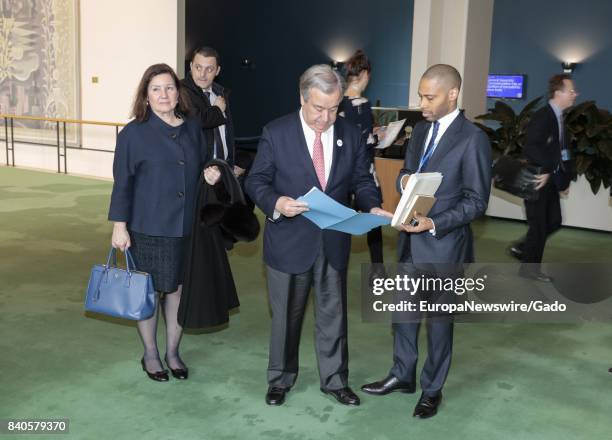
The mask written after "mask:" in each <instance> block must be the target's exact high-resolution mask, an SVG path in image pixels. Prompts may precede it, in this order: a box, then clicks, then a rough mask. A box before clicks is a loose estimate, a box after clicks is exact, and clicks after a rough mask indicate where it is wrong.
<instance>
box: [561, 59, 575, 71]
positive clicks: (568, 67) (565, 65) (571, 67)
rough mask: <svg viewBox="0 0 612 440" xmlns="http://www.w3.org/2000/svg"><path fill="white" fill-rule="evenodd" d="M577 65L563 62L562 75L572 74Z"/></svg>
mask: <svg viewBox="0 0 612 440" xmlns="http://www.w3.org/2000/svg"><path fill="white" fill-rule="evenodd" d="M577 65H578V63H570V62H569V61H563V62H562V63H561V67H563V73H572V72H573V71H574V69H575V68H576V66H577Z"/></svg>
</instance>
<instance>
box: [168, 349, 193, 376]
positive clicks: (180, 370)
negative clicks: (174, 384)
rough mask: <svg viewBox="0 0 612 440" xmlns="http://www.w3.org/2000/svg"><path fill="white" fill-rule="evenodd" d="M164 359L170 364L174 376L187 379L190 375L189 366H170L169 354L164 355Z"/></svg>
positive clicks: (169, 367)
mask: <svg viewBox="0 0 612 440" xmlns="http://www.w3.org/2000/svg"><path fill="white" fill-rule="evenodd" d="M164 360H165V361H166V365H167V366H168V369H169V370H170V372H171V373H172V376H174V378H176V379H179V380H185V379H187V378H188V377H189V368H187V367H185V368H177V369H173V368H172V367H171V366H170V363H168V355H166V356H165V357H164Z"/></svg>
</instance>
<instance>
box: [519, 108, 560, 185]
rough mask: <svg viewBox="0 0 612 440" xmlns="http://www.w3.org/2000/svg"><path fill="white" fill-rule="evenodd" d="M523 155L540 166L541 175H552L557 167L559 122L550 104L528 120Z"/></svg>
mask: <svg viewBox="0 0 612 440" xmlns="http://www.w3.org/2000/svg"><path fill="white" fill-rule="evenodd" d="M565 138H566V139H567V135H566V136H565ZM523 154H524V156H525V157H526V158H527V159H528V160H529V162H530V163H532V164H534V165H538V166H541V167H542V168H543V169H542V172H543V173H552V172H553V171H555V170H556V169H557V167H558V166H559V164H560V162H561V144H560V141H559V122H558V121H557V116H556V115H555V111H554V110H553V109H552V107H551V106H550V104H547V105H545V106H544V107H542V108H541V109H539V110H538V111H537V112H535V113H534V114H533V116H532V117H531V119H530V120H529V124H528V125H527V131H526V136H525V146H524V147H523Z"/></svg>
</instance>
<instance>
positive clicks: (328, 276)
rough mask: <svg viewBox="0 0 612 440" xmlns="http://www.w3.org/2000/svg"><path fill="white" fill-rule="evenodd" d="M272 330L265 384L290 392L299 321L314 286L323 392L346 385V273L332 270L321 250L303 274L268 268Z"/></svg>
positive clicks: (299, 326)
mask: <svg viewBox="0 0 612 440" xmlns="http://www.w3.org/2000/svg"><path fill="white" fill-rule="evenodd" d="M267 278H268V299H269V303H270V308H271V310H272V331H271V335H270V353H269V362H268V374H267V378H268V384H269V385H271V386H278V387H282V388H290V387H292V386H293V384H294V383H295V380H296V379H297V375H298V367H299V362H298V354H299V345H300V336H301V333H302V321H303V319H304V311H305V309H306V303H307V300H308V294H309V292H310V288H311V287H314V294H315V297H314V309H315V310H314V312H315V349H316V354H317V361H318V364H319V377H320V381H321V388H324V389H329V390H336V389H340V388H344V387H346V386H348V343H347V324H346V270H344V271H341V272H339V271H337V270H335V269H334V268H333V267H332V266H331V265H330V264H329V262H328V261H327V259H326V258H325V255H324V252H323V249H322V248H321V250H320V252H319V256H318V257H317V259H316V261H315V263H314V265H313V266H312V267H311V268H310V270H308V271H307V272H304V273H301V274H288V273H284V272H279V271H277V270H275V269H273V268H271V267H269V266H268V267H267Z"/></svg>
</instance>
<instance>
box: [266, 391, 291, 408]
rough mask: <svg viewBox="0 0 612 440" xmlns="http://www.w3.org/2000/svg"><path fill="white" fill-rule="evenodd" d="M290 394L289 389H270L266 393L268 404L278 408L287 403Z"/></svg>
mask: <svg viewBox="0 0 612 440" xmlns="http://www.w3.org/2000/svg"><path fill="white" fill-rule="evenodd" d="M288 392H289V388H281V387H274V386H272V387H269V388H268V392H267V393H266V403H267V404H268V405H273V406H278V405H282V404H283V403H285V396H286V395H287V393H288Z"/></svg>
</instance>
